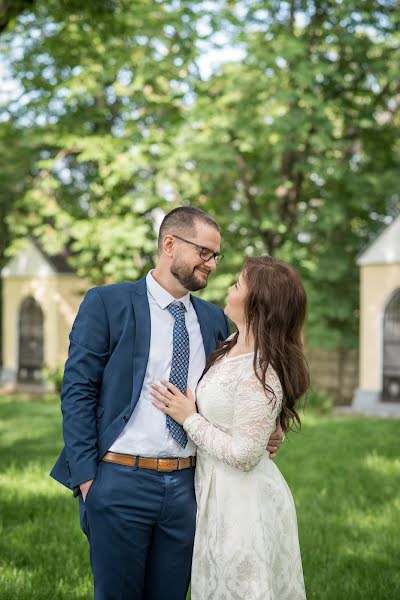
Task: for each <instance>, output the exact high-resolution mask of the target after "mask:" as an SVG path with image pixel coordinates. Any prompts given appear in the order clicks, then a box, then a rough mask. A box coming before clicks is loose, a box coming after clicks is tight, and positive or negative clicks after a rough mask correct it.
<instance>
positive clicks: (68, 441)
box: [51, 278, 229, 489]
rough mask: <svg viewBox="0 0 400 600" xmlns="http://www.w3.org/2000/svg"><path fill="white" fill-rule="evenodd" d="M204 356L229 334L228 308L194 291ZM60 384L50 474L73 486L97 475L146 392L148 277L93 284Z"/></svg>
mask: <svg viewBox="0 0 400 600" xmlns="http://www.w3.org/2000/svg"><path fill="white" fill-rule="evenodd" d="M191 300H192V304H193V307H194V309H195V311H196V313H197V318H198V320H199V324H200V330H201V334H202V337H203V343H204V350H205V354H206V357H207V356H208V355H209V354H210V353H211V352H212V351H213V350H214V349H215V347H216V345H217V343H218V341H220V340H224V339H226V338H227V337H228V335H229V324H228V320H227V318H226V316H225V315H224V312H223V311H222V310H221V309H220V308H219V307H217V306H215V305H214V304H210V303H209V302H205V301H204V300H201V299H200V298H197V297H195V296H192V297H191ZM69 339H70V345H69V353H68V359H67V361H66V363H65V371H64V378H63V383H62V388H61V410H62V413H63V434H64V442H65V447H64V448H63V450H62V452H61V454H60V456H59V458H58V460H57V462H56V464H55V466H54V467H53V469H52V471H51V476H52V477H54V479H56V480H57V481H59V482H60V483H62V484H64V485H65V486H67V487H69V488H71V489H73V488H76V487H77V486H78V485H79V484H80V483H82V482H83V481H87V480H88V479H94V477H95V474H96V470H97V464H98V462H99V460H100V459H101V457H102V456H103V455H104V454H105V452H107V450H108V449H109V448H110V446H111V444H112V443H113V442H114V441H115V440H116V439H117V437H118V436H119V434H120V433H121V431H122V430H123V428H124V427H125V425H126V423H127V422H128V420H129V417H130V416H131V414H132V412H133V411H134V410H135V406H136V404H137V401H138V399H139V396H140V392H141V389H142V385H143V379H144V375H145V371H146V366H147V361H148V357H149V350H150V308H149V303H148V298H147V288H146V279H145V278H143V279H140V280H139V281H137V282H135V283H117V284H113V285H108V286H102V287H96V288H92V289H90V290H89V291H88V292H87V294H86V296H85V298H84V299H83V301H82V303H81V305H80V307H79V311H78V314H77V316H76V319H75V321H74V324H73V326H72V330H71V333H70V336H69Z"/></svg>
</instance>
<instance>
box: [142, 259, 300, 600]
mask: <svg viewBox="0 0 400 600" xmlns="http://www.w3.org/2000/svg"><path fill="white" fill-rule="evenodd" d="M225 313H226V314H227V315H228V316H229V317H230V318H231V319H232V321H234V322H235V324H236V326H237V328H238V331H237V332H236V333H235V334H233V336H230V337H229V338H228V339H227V340H226V341H225V342H223V343H222V344H221V346H220V347H218V348H217V350H216V351H215V352H214V353H213V354H212V355H211V356H210V358H209V361H208V366H207V369H206V372H205V374H204V376H203V378H202V380H201V381H200V383H199V385H198V387H197V390H196V396H197V407H198V411H199V412H196V407H195V403H194V399H193V395H192V394H191V392H190V390H188V395H187V397H186V396H184V395H183V394H181V393H180V392H179V390H178V389H177V388H176V387H175V386H173V385H172V384H170V383H169V382H166V381H163V382H162V385H163V386H164V387H160V386H157V385H155V386H154V392H153V395H154V398H155V400H154V404H155V405H156V406H157V407H158V408H160V410H162V411H163V412H165V413H166V414H169V415H170V416H172V417H173V418H174V419H175V420H176V421H177V422H178V423H181V424H183V426H184V428H185V430H186V432H187V434H188V435H189V436H190V437H191V438H192V440H193V441H194V442H195V443H196V444H197V447H198V451H197V466H196V478H195V482H196V498H197V505H198V513H197V526H196V535H195V543H194V554H193V566H192V600H304V599H305V598H306V594H305V589H304V580H303V572H302V565H301V556H300V548H299V540H298V532H297V520H296V511H295V506H294V503H293V498H292V495H291V493H290V490H289V488H288V486H287V484H286V482H285V480H284V478H283V476H282V475H281V473H280V471H279V469H278V467H277V466H276V464H275V463H274V462H273V461H272V460H270V458H269V455H268V454H267V453H266V451H265V448H266V445H267V441H268V438H269V437H270V435H271V433H272V432H273V431H274V429H275V422H276V419H277V417H279V418H280V422H281V425H282V428H283V430H284V431H287V430H288V429H289V426H290V423H291V422H292V421H296V422H297V423H299V418H298V415H297V413H296V410H295V403H296V401H297V400H298V398H299V397H300V396H301V395H302V394H303V393H304V392H305V391H306V389H307V387H308V384H309V377H308V370H307V366H306V362H305V359H304V356H303V352H302V345H301V329H302V326H303V323H304V319H305V314H306V295H305V292H304V288H303V285H302V283H301V280H300V278H299V276H298V274H297V273H296V271H295V270H294V269H293V268H292V267H290V266H289V265H287V264H285V263H283V262H281V261H279V260H276V259H274V258H271V257H267V256H263V257H258V258H248V259H246V261H245V264H244V269H243V272H242V273H241V275H240V277H239V280H238V282H237V283H236V284H235V285H234V286H232V287H231V288H230V289H229V294H228V301H227V305H226V308H225Z"/></svg>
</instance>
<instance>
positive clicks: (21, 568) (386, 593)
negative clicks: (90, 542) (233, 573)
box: [0, 397, 400, 600]
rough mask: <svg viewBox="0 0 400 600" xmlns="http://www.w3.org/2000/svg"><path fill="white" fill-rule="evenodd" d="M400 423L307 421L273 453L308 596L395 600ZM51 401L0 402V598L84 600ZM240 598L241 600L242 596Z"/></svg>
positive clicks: (74, 515) (80, 542) (398, 594)
mask: <svg viewBox="0 0 400 600" xmlns="http://www.w3.org/2000/svg"><path fill="white" fill-rule="evenodd" d="M399 430H400V422H399V421H396V420H378V419H362V418H359V417H329V416H324V417H317V416H307V418H306V419H305V421H304V427H303V430H302V432H301V433H299V434H290V435H289V436H287V439H286V441H285V443H284V445H283V447H282V449H281V450H280V451H279V453H278V458H277V464H278V466H279V467H280V469H281V470H282V473H283V474H284V476H285V478H286V480H287V482H288V483H289V486H290V488H291V490H292V492H293V496H294V498H295V502H296V506H297V513H298V521H299V533H300V543H301V548H302V556H303V565H304V574H305V579H306V587H307V594H308V599H309V600H395V599H397V598H400V571H399V569H398V559H397V557H398V556H400V536H399V525H398V523H399V522H400V495H399V490H400V460H399V453H398V449H399V443H398V439H399ZM61 445H62V442H61V415H60V410H59V403H58V400H57V399H55V398H52V399H51V398H50V399H46V400H31V401H28V400H26V399H25V400H24V399H21V398H18V399H17V398H4V397H3V398H0V599H1V600H28V599H29V600H47V599H49V600H50V599H51V600H53V599H55V600H56V599H64V600H75V599H76V600H78V599H79V600H89V599H90V598H91V597H92V581H91V574H90V566H89V556H88V547H87V542H86V538H85V537H84V535H83V534H82V532H81V530H80V528H79V518H78V507H77V502H76V500H74V499H73V498H72V495H71V493H70V492H69V491H68V490H66V489H65V488H63V487H62V486H60V485H58V484H57V483H56V482H54V481H53V480H52V479H51V478H50V477H49V476H48V472H49V470H50V469H51V467H52V465H53V463H54V461H55V459H56V456H57V454H58V452H59V450H60V448H61ZM243 600H246V599H243Z"/></svg>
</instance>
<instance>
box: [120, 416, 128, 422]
mask: <svg viewBox="0 0 400 600" xmlns="http://www.w3.org/2000/svg"><path fill="white" fill-rule="evenodd" d="M122 420H123V421H125V423H127V422H128V421H129V417H127V416H126V415H125V416H124V417H122Z"/></svg>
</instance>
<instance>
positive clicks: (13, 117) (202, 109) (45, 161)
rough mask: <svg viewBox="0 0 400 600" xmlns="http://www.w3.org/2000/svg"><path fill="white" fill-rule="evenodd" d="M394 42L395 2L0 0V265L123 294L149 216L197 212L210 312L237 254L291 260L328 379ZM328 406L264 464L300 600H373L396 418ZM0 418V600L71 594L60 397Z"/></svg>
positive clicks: (380, 153)
mask: <svg viewBox="0 0 400 600" xmlns="http://www.w3.org/2000/svg"><path fill="white" fill-rule="evenodd" d="M399 38H400V11H399V5H398V2H397V0H358V1H355V0H337V1H333V0H290V1H283V2H281V1H277V0H270V1H267V0H207V1H203V0H197V1H193V0H135V1H134V2H133V1H129V0H96V2H86V3H85V2H82V1H78V0H57V1H56V0H46V1H45V0H16V1H14V2H7V1H1V0H0V79H1V85H0V176H1V185H0V269H1V268H2V267H3V266H4V265H5V263H6V262H7V260H9V257H10V256H11V255H12V254H13V253H14V252H16V251H17V250H18V248H19V246H20V244H22V243H23V241H24V240H25V239H26V237H27V236H28V234H30V235H33V236H34V237H35V238H36V239H38V240H39V241H40V243H41V245H42V247H43V248H44V249H45V250H46V252H47V253H48V254H54V255H58V254H60V253H66V254H67V255H68V260H69V262H70V264H71V265H72V266H73V267H74V269H75V270H76V273H77V274H78V276H80V277H82V278H85V279H87V280H89V281H90V282H92V284H93V285H99V284H105V283H112V282H118V281H124V280H135V279H137V278H138V277H140V276H142V275H144V274H145V273H146V272H147V271H148V270H149V268H150V267H151V266H152V265H153V263H154V260H155V258H156V238H157V229H158V225H159V223H160V221H161V219H162V216H163V214H165V212H167V211H168V210H170V209H172V208H174V207H176V206H181V205H184V204H187V205H191V206H197V207H200V208H202V209H204V210H206V211H208V212H209V213H210V214H211V215H213V216H214V217H215V218H216V219H217V220H218V222H219V223H220V224H221V226H222V230H223V253H224V254H225V259H224V262H223V263H222V265H221V266H220V267H219V269H218V271H217V273H216V274H215V275H214V276H213V279H212V280H211V282H210V285H209V287H208V288H207V290H205V291H204V292H203V293H202V295H203V296H204V297H205V298H207V299H209V300H212V301H216V302H218V303H223V301H224V297H225V294H226V289H227V286H228V285H229V284H230V283H231V282H232V280H233V278H234V277H235V276H236V275H237V273H238V271H239V270H240V267H241V264H242V261H243V257H244V256H245V255H257V254H262V253H265V252H268V253H270V254H272V255H275V256H278V257H280V258H283V259H284V260H287V261H289V262H290V263H292V264H293V265H294V266H296V267H297V268H298V269H299V271H300V273H301V275H302V277H303V280H304V282H305V285H306V287H307V292H308V297H309V316H308V322H307V330H306V342H307V346H308V347H309V348H310V349H312V348H315V349H317V351H318V352H320V351H321V350H325V351H331V350H334V351H335V353H337V354H338V356H339V361H338V362H339V365H342V366H341V367H339V371H340V369H341V368H342V367H343V365H346V362H348V357H349V355H350V354H349V353H352V352H354V350H355V349H356V348H357V344H358V316H359V315H358V293H359V291H358V288H359V283H358V271H357V267H356V257H357V255H358V254H359V252H360V251H361V250H362V249H363V248H364V247H365V246H366V244H368V242H369V241H370V240H371V239H372V238H374V237H375V236H376V234H377V232H378V231H379V230H380V229H381V228H382V227H384V226H385V225H387V224H389V223H390V222H391V221H392V219H393V218H394V217H395V216H396V215H397V214H398V213H399V208H400V195H399V190H400V168H399V167H400V153H399V146H400V142H399V140H400V136H399V127H400V119H399V111H398V107H399V104H400V73H399V64H400V44H399ZM0 286H1V279H0ZM0 299H1V295H0ZM0 302H1V300H0ZM0 335H1V331H0ZM47 375H48V377H49V378H50V379H52V381H53V382H54V383H55V384H56V386H57V385H59V382H60V377H61V372H58V371H54V372H52V373H50V372H49V373H48V374H47ZM339 379H340V378H339ZM339 387H340V386H339ZM336 400H338V398H336ZM340 400H341V399H340V398H339V401H340ZM333 401H334V398H332V397H331V396H330V395H329V394H327V393H326V392H323V391H319V390H314V391H313V392H312V393H311V394H310V395H309V397H308V401H307V402H308V404H307V406H308V408H309V409H310V416H309V417H308V418H307V419H308V420H307V419H306V422H305V428H304V432H306V433H307V436H303V434H301V435H299V436H295V435H293V436H292V437H291V438H289V440H290V439H293V441H295V442H296V443H295V444H294V443H293V444H291V443H289V444H287V445H286V446H285V447H284V448H283V449H282V451H281V453H280V457H278V463H279V465H280V466H281V467H282V470H283V473H284V475H285V477H287V480H288V483H289V485H290V486H291V488H292V489H293V492H294V496H295V498H296V501H297V502H298V514H299V525H300V536H301V542H302V548H303V557H304V566H305V576H306V583H307V587H308V590H309V592H308V593H309V598H312V599H315V600H328V599H329V600H342V599H344V598H346V600H355V599H357V600H358V599H361V598H362V599H363V600H369V599H371V600H372V599H374V600H376V599H379V600H381V599H382V600H392V599H394V598H397V597H398V596H399V594H400V583H399V577H398V572H397V571H395V569H394V556H396V555H398V552H399V546H398V539H399V538H398V536H397V537H396V536H395V535H394V531H395V525H394V523H396V522H398V520H399V514H400V506H399V503H398V493H397V490H398V484H399V473H400V471H399V461H398V435H397V425H396V423H397V422H396V421H394V420H393V421H378V420H373V419H365V420H364V419H361V418H356V417H352V418H344V417H332V416H329V417H325V416H321V415H320V416H319V417H318V420H316V419H317V417H315V416H313V413H315V411H317V412H318V413H329V411H330V410H331V408H332V405H333ZM0 409H1V410H0V412H1V418H2V420H1V423H0V431H1V435H2V437H1V444H0V456H1V457H2V465H3V467H2V469H1V472H0V482H1V486H0V501H1V519H0V540H1V541H0V556H1V557H2V558H1V561H2V564H1V569H0V598H1V599H3V598H4V599H7V600H8V599H9V598H10V599H11V598H12V599H17V598H30V599H31V600H33V599H36V598H37V599H38V600H42V599H44V598H46V599H47V598H65V599H70V598H86V597H90V585H91V584H90V578H89V565H88V557H87V548H86V546H85V544H84V538H83V536H82V537H79V532H78V529H79V525H78V520H77V515H76V510H74V508H73V503H72V500H71V501H70V499H69V497H68V498H67V496H68V494H67V493H64V491H63V490H61V489H59V488H58V487H57V486H56V484H53V483H52V482H51V481H50V479H48V478H47V472H48V469H49V468H50V466H51V464H52V461H53V458H54V457H55V456H56V454H57V449H58V447H59V445H60V444H61V431H60V415H59V409H58V400H57V399H55V398H53V399H47V400H46V399H42V400H36V401H35V403H34V404H33V403H29V402H25V399H24V398H23V397H13V398H8V397H4V398H1V399H0ZM28 455H29V458H28V459H27V456H28ZM299 461H300V462H299ZM303 463H304V465H307V466H304V469H303V468H302V464H303ZM299 465H300V467H299ZM64 517H65V518H64ZM43 519H45V520H46V523H48V524H49V527H46V528H45V527H43V522H44V521H43ZM73 529H75V530H76V531H75V532H73V531H72V530H73ZM78 537H79V541H78V542H77V541H76V540H77V539H78Z"/></svg>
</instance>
